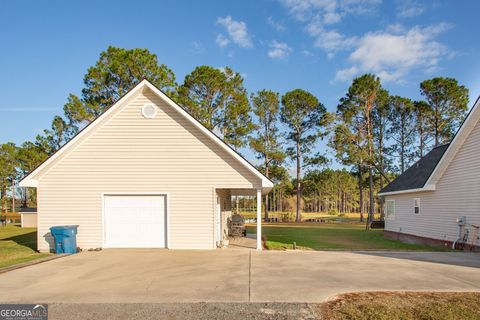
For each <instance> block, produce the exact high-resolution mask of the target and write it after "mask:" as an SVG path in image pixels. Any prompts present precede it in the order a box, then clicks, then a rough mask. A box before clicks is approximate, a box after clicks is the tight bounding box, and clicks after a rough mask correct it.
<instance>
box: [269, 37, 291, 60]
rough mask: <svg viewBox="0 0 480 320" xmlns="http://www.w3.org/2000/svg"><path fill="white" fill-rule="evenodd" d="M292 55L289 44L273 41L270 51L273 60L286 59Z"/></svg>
mask: <svg viewBox="0 0 480 320" xmlns="http://www.w3.org/2000/svg"><path fill="white" fill-rule="evenodd" d="M290 53H292V48H290V47H289V46H288V44H286V43H285V42H278V41H276V40H273V41H272V43H271V44H270V49H269V50H268V56H269V57H270V58H272V59H285V58H287V57H288V56H289V55H290Z"/></svg>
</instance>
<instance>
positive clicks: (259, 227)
mask: <svg viewBox="0 0 480 320" xmlns="http://www.w3.org/2000/svg"><path fill="white" fill-rule="evenodd" d="M257 250H262V189H257Z"/></svg>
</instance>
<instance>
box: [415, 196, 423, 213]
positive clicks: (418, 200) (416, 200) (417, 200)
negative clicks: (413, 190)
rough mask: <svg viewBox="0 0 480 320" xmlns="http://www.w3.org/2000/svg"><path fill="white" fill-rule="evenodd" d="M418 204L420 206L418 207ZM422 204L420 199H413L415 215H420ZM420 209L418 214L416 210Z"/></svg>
mask: <svg viewBox="0 0 480 320" xmlns="http://www.w3.org/2000/svg"><path fill="white" fill-rule="evenodd" d="M417 202H418V206H417V205H416V204H417ZM421 207H422V205H421V202H420V198H413V214H420V213H421ZM417 208H418V212H416V209H417Z"/></svg>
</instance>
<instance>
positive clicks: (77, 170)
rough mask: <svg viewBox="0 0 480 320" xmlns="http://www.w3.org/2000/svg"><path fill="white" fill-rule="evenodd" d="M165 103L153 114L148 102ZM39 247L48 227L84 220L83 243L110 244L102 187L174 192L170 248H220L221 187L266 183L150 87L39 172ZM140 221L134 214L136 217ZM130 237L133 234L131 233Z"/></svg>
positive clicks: (44, 246) (46, 243)
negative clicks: (217, 204) (145, 111)
mask: <svg viewBox="0 0 480 320" xmlns="http://www.w3.org/2000/svg"><path fill="white" fill-rule="evenodd" d="M147 103H153V104H154V105H156V106H157V107H158V110H157V111H158V112H157V115H156V117H155V118H153V119H146V118H144V117H143V116H142V114H141V109H142V107H143V106H144V105H145V104H147ZM38 180H39V187H38V189H39V193H38V194H39V197H38V210H39V219H38V238H39V239H38V240H39V241H38V247H39V250H41V251H48V250H49V249H51V248H52V239H51V237H50V236H49V228H50V227H51V226H53V225H68V224H76V225H79V228H78V235H77V243H78V246H79V247H80V248H82V249H87V248H97V247H102V245H103V216H102V197H103V196H102V194H103V193H125V194H129V193H141V192H145V193H168V199H167V201H168V213H167V216H168V247H169V248H180V249H181V248H189V249H191V248H197V249H207V248H208V249H209V248H213V247H214V240H213V239H214V224H213V221H214V216H213V213H214V190H215V188H260V187H261V180H260V178H259V177H257V176H255V175H254V174H253V173H252V172H251V171H250V170H249V169H247V168H246V167H245V166H244V165H242V164H241V163H240V162H239V161H238V160H237V159H234V158H233V156H232V155H230V154H228V152H226V151H225V150H224V149H223V148H222V147H221V146H219V145H218V144H217V143H216V142H214V141H213V140H212V139H211V138H210V137H207V135H206V134H205V133H203V132H201V131H200V130H199V129H198V128H196V127H195V126H194V125H193V124H192V123H191V122H189V120H187V119H186V118H185V117H184V116H182V115H180V114H179V113H178V112H177V111H176V110H174V109H173V108H172V107H171V106H169V105H167V104H166V103H165V102H164V101H163V100H162V99H161V98H159V97H158V96H157V95H156V94H155V93H153V92H152V91H150V90H149V89H145V90H144V91H143V92H139V93H138V94H137V95H136V96H135V97H132V99H131V100H130V101H128V102H127V103H125V104H124V105H123V106H119V108H117V109H116V110H115V111H114V112H113V113H112V114H110V115H109V116H108V117H106V118H105V119H103V122H102V123H99V124H98V127H96V128H95V129H94V130H92V131H90V132H89V133H88V134H86V135H85V136H83V137H82V139H80V140H78V141H77V142H76V144H75V145H73V146H72V147H71V148H70V149H69V150H67V152H66V153H65V154H64V155H63V156H62V157H60V158H58V160H56V161H54V162H52V164H50V165H49V167H47V168H46V170H45V171H44V172H43V173H42V175H41V176H40V177H39V179H38ZM132 223H134V219H132ZM125 236H128V235H125Z"/></svg>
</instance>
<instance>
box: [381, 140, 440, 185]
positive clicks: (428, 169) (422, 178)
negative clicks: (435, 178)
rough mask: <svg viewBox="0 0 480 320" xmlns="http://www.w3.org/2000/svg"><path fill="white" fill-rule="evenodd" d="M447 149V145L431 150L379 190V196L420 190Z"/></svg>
mask: <svg viewBox="0 0 480 320" xmlns="http://www.w3.org/2000/svg"><path fill="white" fill-rule="evenodd" d="M447 148H448V144H444V145H441V146H438V147H436V148H433V149H432V150H431V151H430V152H429V153H427V154H426V155H425V156H424V157H422V158H421V159H420V160H418V161H417V162H416V163H415V164H414V165H413V166H411V167H410V168H408V169H407V170H405V172H403V173H402V174H401V175H399V176H398V177H397V178H396V179H395V180H393V181H392V182H390V183H389V184H388V185H387V186H386V187H384V188H383V189H382V190H380V194H383V193H388V192H394V191H403V190H411V189H419V188H422V187H423V186H424V185H425V182H427V180H428V178H430V175H431V174H432V172H433V170H434V169H435V167H436V166H437V164H438V162H440V159H441V158H442V156H443V154H444V153H445V151H447Z"/></svg>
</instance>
